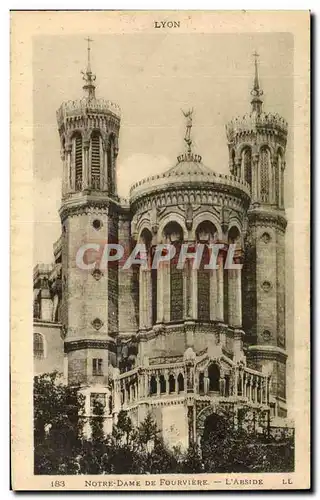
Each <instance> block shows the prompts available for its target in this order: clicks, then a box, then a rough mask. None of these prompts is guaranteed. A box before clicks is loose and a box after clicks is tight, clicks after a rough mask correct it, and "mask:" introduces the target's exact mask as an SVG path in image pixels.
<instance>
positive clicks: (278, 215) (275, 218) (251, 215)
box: [248, 207, 287, 232]
mask: <svg viewBox="0 0 320 500" xmlns="http://www.w3.org/2000/svg"><path fill="white" fill-rule="evenodd" d="M248 221H249V225H251V226H252V225H254V226H256V227H264V226H275V227H277V228H278V229H280V230H281V231H283V232H284V231H285V230H286V227H287V219H286V216H285V212H284V211H281V212H280V211H279V210H277V209H274V210H273V209H272V208H267V209H265V208H259V207H256V208H253V209H250V210H248Z"/></svg>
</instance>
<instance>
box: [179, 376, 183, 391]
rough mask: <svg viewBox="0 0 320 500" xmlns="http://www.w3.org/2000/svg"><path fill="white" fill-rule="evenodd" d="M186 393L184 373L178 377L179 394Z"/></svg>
mask: <svg viewBox="0 0 320 500" xmlns="http://www.w3.org/2000/svg"><path fill="white" fill-rule="evenodd" d="M183 391H184V378H183V375H182V373H179V375H178V392H183Z"/></svg>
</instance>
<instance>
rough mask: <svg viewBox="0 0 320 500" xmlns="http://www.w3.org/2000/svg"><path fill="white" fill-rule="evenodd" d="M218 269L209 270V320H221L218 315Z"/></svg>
mask: <svg viewBox="0 0 320 500" xmlns="http://www.w3.org/2000/svg"><path fill="white" fill-rule="evenodd" d="M218 272H219V270H218V269H212V270H211V271H210V319H211V321H215V320H218V321H221V319H220V318H219V317H218V314H219V311H218V297H219V294H218V292H219V291H218V276H217V275H218Z"/></svg>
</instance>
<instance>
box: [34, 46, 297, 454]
mask: <svg viewBox="0 0 320 500" xmlns="http://www.w3.org/2000/svg"><path fill="white" fill-rule="evenodd" d="M84 80H85V85H84V87H83V89H84V96H83V97H82V98H81V99H79V100H78V101H72V102H66V103H63V104H62V105H61V107H60V108H59V110H58V112H57V121H58V130H59V136H60V142H61V158H62V162H63V182H62V202H61V208H60V217H61V228H62V229H61V237H60V238H59V240H58V241H57V242H56V243H55V244H54V248H53V251H54V263H53V264H52V265H51V266H46V265H43V264H39V265H37V266H36V267H35V270H34V359H35V373H36V374H39V373H44V372H50V371H53V370H55V369H56V370H58V371H61V372H63V373H64V376H65V379H66V381H67V382H68V383H69V384H75V383H77V384H78V383H80V384H81V387H82V392H83V394H85V395H86V415H87V416H90V415H92V414H94V412H95V405H96V402H100V403H102V405H103V407H104V409H105V429H106V431H107V432H108V431H110V430H111V427H112V423H113V422H114V420H115V419H116V416H117V414H118V413H119V411H120V410H126V411H128V412H129V414H130V416H131V418H132V420H133V422H135V423H139V422H140V421H142V420H143V419H144V418H145V416H146V414H147V412H149V411H151V412H152V414H153V416H154V418H155V420H156V421H157V423H158V426H159V428H160V429H161V431H162V434H163V436H164V439H165V440H166V441H167V442H168V443H169V444H170V445H171V446H173V445H176V444H180V445H182V446H183V447H186V446H187V445H188V443H189V442H191V441H194V440H198V441H199V440H200V438H201V435H202V433H203V430H204V428H205V426H206V422H208V419H211V421H212V415H215V414H216V413H217V412H218V409H219V407H220V406H223V405H227V404H228V405H229V406H230V407H231V408H232V410H233V412H234V415H236V416H237V417H238V418H240V415H241V409H242V408H243V407H244V406H250V407H251V408H252V411H253V413H254V412H255V411H258V410H260V411H261V410H262V411H265V414H266V415H271V417H272V418H276V417H280V418H285V417H286V413H287V410H286V358H287V355H286V345H285V230H286V224H287V223H286V217H285V210H284V169H285V152H286V143H287V123H286V122H285V120H284V119H283V118H281V117H280V116H278V115H275V114H270V113H266V112H265V111H263V100H262V94H263V92H262V90H261V88H260V83H259V77H258V64H257V58H256V59H255V76H254V82H253V88H252V91H251V98H250V101H251V102H250V104H249V103H248V107H249V106H250V109H249V110H248V114H246V115H245V116H243V117H239V118H235V119H233V120H232V121H230V123H228V124H227V126H226V133H227V145H226V146H227V147H228V149H229V167H230V175H222V174H219V173H215V172H213V171H212V170H211V169H210V168H208V167H206V166H205V165H204V164H203V163H202V158H201V156H200V155H199V154H198V153H197V152H194V151H193V144H192V129H191V127H192V111H189V112H187V113H185V116H186V120H187V126H186V136H185V143H186V149H185V151H184V152H182V153H181V154H180V155H179V156H178V159H177V162H175V164H173V166H172V167H171V168H170V169H169V170H167V171H166V172H164V173H162V174H159V175H154V176H152V177H149V178H147V179H144V180H142V181H139V182H137V183H136V184H135V185H133V186H132V188H131V190H130V198H129V200H128V201H125V200H123V199H120V198H119V196H118V194H117V182H116V179H117V175H116V168H117V155H118V149H119V134H120V121H121V120H120V110H119V107H118V106H117V105H115V104H113V103H111V102H110V101H105V100H104V99H101V98H97V97H96V95H95V83H94V82H95V75H94V74H93V73H92V70H91V66H90V47H89V48H88V66H87V70H86V72H85V73H84ZM138 170H139V165H137V171H138ZM107 242H108V243H119V244H121V245H122V246H123V248H124V249H125V252H124V255H123V258H122V259H121V260H120V261H119V262H113V263H111V264H110V265H109V266H108V267H107V268H106V269H101V268H100V267H99V265H95V267H94V268H93V269H91V270H90V271H84V270H83V269H80V268H79V267H78V266H77V264H76V254H77V251H78V250H79V248H80V247H81V246H82V245H83V244H86V243H96V244H98V245H101V244H102V245H104V244H105V243H107ZM137 243H143V244H144V245H146V248H147V251H148V258H149V259H150V260H151V259H152V258H153V255H154V251H155V247H156V245H158V244H161V243H171V244H172V245H174V246H175V248H176V256H175V258H174V259H172V260H171V261H170V262H162V263H161V264H160V266H159V268H158V269H157V270H156V269H154V270H153V269H150V268H148V269H145V268H143V266H139V265H135V266H133V267H132V268H130V269H123V264H124V262H125V260H126V258H127V257H128V255H129V254H130V252H131V251H132V249H133V248H134V246H135V245H136V244H137ZM183 243H188V244H190V248H192V246H194V245H196V244H197V243H205V244H211V243H221V244H223V248H222V249H221V250H220V252H219V255H218V269H214V270H208V269H205V263H206V262H208V259H209V258H210V254H209V250H206V251H205V252H204V255H203V259H202V262H201V265H200V267H199V269H197V270H195V269H193V268H192V263H191V260H190V259H188V260H187V262H186V264H185V266H184V268H183V269H178V268H177V266H176V264H177V260H178V257H179V253H180V249H181V245H182V244H183ZM230 243H232V244H235V245H236V253H235V262H236V263H242V264H243V267H242V269H240V268H238V269H224V263H225V260H226V255H227V248H228V245H229V244H230Z"/></svg>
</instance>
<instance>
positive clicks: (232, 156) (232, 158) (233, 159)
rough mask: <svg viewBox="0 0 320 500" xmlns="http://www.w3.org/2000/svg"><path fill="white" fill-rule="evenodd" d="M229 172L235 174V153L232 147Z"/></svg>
mask: <svg viewBox="0 0 320 500" xmlns="http://www.w3.org/2000/svg"><path fill="white" fill-rule="evenodd" d="M231 173H232V175H236V153H235V150H234V149H233V150H232V152H231Z"/></svg>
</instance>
